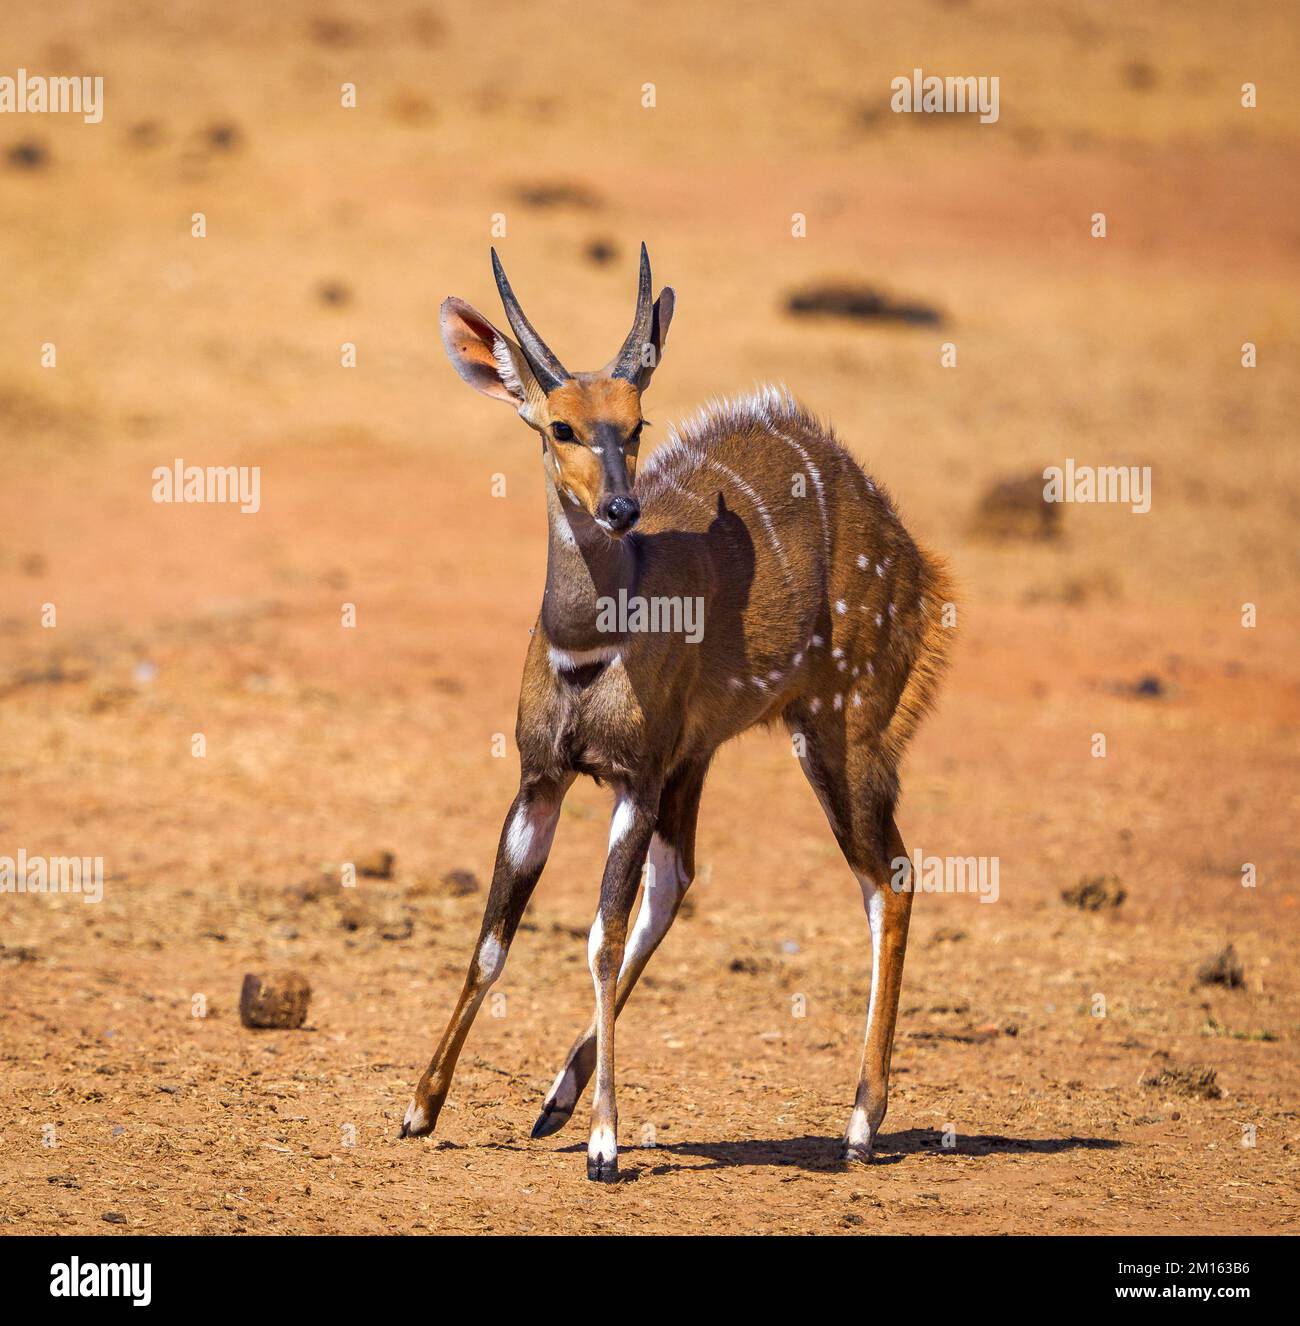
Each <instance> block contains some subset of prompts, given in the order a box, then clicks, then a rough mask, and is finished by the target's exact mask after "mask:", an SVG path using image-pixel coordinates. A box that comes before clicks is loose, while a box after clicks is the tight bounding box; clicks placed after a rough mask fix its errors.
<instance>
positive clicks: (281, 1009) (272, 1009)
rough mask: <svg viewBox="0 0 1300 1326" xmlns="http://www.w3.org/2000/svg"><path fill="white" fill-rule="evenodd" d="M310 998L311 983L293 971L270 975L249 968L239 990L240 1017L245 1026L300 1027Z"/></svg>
mask: <svg viewBox="0 0 1300 1326" xmlns="http://www.w3.org/2000/svg"><path fill="white" fill-rule="evenodd" d="M310 1002H311V986H310V985H309V984H308V983H307V981H306V979H305V978H304V977H302V976H299V975H298V974H297V973H296V972H285V973H283V974H281V975H279V976H276V977H271V978H264V977H261V976H255V975H253V974H252V973H251V972H250V973H249V974H248V975H247V976H245V977H244V984H243V988H242V989H241V990H240V992H239V1020H240V1022H242V1023H243V1024H244V1026H246V1027H276V1028H281V1029H286V1028H293V1027H301V1026H302V1024H303V1023H304V1022H305V1021H306V1019H307V1005H308V1004H309V1003H310Z"/></svg>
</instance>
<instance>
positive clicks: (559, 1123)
mask: <svg viewBox="0 0 1300 1326" xmlns="http://www.w3.org/2000/svg"><path fill="white" fill-rule="evenodd" d="M572 1117H573V1111H572V1110H571V1109H568V1110H566V1109H565V1108H564V1107H563V1106H562V1105H556V1104H553V1103H552V1102H550V1101H547V1103H546V1104H545V1105H543V1106H542V1112H541V1113H540V1114H539V1115H538V1116H537V1122H536V1123H535V1124H533V1131H532V1137H533V1140H534V1141H536V1140H537V1138H539V1137H550V1135H551V1134H552V1133H558V1132H559V1131H560V1129H561V1128H563V1127H564V1125H565V1124H566V1123H568V1122H569V1120H570V1118H572Z"/></svg>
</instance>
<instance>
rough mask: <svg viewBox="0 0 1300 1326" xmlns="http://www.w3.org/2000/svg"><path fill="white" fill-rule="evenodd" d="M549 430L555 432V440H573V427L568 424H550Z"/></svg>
mask: <svg viewBox="0 0 1300 1326" xmlns="http://www.w3.org/2000/svg"><path fill="white" fill-rule="evenodd" d="M551 432H552V433H554V434H555V440H556V441H557V442H572V441H573V429H572V428H570V427H569V425H568V424H552V425H551Z"/></svg>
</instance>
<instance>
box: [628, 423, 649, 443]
mask: <svg viewBox="0 0 1300 1326" xmlns="http://www.w3.org/2000/svg"><path fill="white" fill-rule="evenodd" d="M644 427H645V420H644V419H642V420H641V422H640V423H639V424H637V426H636V427H635V428H634V429H633V430H632V436H631V437H629V438H628V441H629V442H640V440H641V430H642V429H643V428H644Z"/></svg>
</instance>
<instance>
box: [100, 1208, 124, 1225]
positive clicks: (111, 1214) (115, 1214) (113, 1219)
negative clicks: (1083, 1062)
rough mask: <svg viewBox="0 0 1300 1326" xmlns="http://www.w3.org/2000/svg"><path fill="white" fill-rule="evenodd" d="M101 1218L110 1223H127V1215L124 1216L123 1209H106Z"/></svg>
mask: <svg viewBox="0 0 1300 1326" xmlns="http://www.w3.org/2000/svg"><path fill="white" fill-rule="evenodd" d="M99 1218H100V1219H101V1220H103V1221H104V1222H105V1223H106V1224H109V1225H125V1224H126V1216H124V1215H123V1214H122V1213H121V1211H105V1212H104V1214H103V1215H101V1216H100V1217H99Z"/></svg>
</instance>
